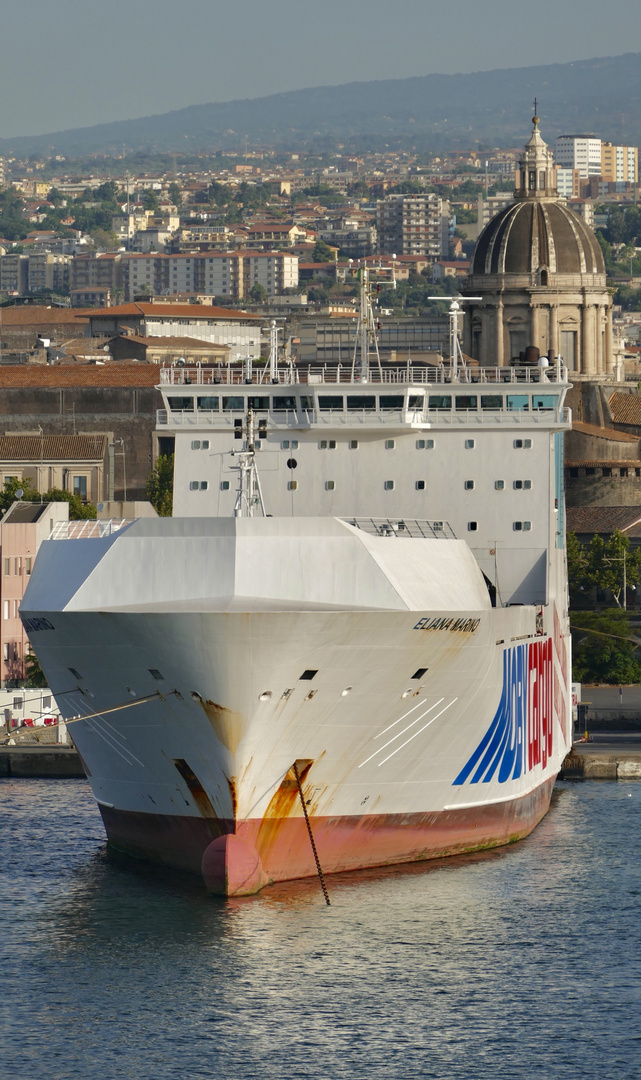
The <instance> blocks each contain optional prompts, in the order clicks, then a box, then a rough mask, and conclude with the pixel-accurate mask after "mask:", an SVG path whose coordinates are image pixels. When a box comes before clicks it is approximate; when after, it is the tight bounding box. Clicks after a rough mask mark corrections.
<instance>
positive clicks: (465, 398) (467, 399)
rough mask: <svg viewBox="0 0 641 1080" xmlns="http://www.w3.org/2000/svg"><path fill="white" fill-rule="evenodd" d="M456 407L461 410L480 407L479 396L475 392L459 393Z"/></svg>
mask: <svg viewBox="0 0 641 1080" xmlns="http://www.w3.org/2000/svg"><path fill="white" fill-rule="evenodd" d="M456 408H457V410H458V411H459V412H461V411H462V410H465V409H478V398H477V397H476V395H475V394H457V395H456Z"/></svg>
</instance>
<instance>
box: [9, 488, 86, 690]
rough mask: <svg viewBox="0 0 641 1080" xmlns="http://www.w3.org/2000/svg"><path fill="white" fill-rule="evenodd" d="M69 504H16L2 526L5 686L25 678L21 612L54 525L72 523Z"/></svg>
mask: <svg viewBox="0 0 641 1080" xmlns="http://www.w3.org/2000/svg"><path fill="white" fill-rule="evenodd" d="M68 519H69V503H66V502H54V503H28V502H15V503H14V504H13V506H11V507H10V508H9V509H8V510H7V512H6V514H5V516H4V517H3V518H2V523H1V524H0V559H1V564H0V565H1V568H2V575H1V578H0V583H1V584H0V614H1V616H2V617H1V618H0V657H1V660H0V663H1V664H2V667H1V671H2V675H1V679H2V685H3V686H6V685H7V684H10V685H13V684H14V683H15V682H16V681H18V680H20V679H23V678H24V661H25V657H27V656H28V655H29V641H28V638H27V635H26V634H25V632H24V629H23V627H22V623H21V621H20V616H19V614H18V609H19V607H20V601H21V600H22V597H23V596H24V592H25V589H26V588H27V583H28V581H29V577H30V575H31V571H32V569H33V564H34V562H35V559H36V555H37V553H38V548H39V547H40V544H41V543H42V541H43V540H46V539H47V537H48V536H49V534H50V533H51V531H52V529H53V527H54V525H55V524H56V523H57V522H59V521H68Z"/></svg>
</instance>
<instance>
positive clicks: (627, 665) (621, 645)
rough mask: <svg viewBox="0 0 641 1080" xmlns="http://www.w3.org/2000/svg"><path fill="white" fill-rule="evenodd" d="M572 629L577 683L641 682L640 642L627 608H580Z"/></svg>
mask: <svg viewBox="0 0 641 1080" xmlns="http://www.w3.org/2000/svg"><path fill="white" fill-rule="evenodd" d="M570 629H571V631H572V677H573V678H574V679H575V680H576V681H577V682H595V683H614V684H615V685H621V684H622V683H638V682H641V661H640V658H639V644H640V643H639V642H638V640H636V639H635V638H633V636H632V634H631V632H630V619H629V616H628V613H627V611H622V610H621V609H620V608H608V609H607V610H605V611H599V612H595V611H577V612H575V613H574V615H573V616H572V622H571V624H570Z"/></svg>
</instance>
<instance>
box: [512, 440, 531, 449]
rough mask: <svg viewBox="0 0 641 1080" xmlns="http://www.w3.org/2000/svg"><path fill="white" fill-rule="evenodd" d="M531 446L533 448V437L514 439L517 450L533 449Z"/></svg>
mask: <svg viewBox="0 0 641 1080" xmlns="http://www.w3.org/2000/svg"><path fill="white" fill-rule="evenodd" d="M531 448H532V440H531V439H515V440H514V449H515V450H531Z"/></svg>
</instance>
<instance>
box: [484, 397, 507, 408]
mask: <svg viewBox="0 0 641 1080" xmlns="http://www.w3.org/2000/svg"><path fill="white" fill-rule="evenodd" d="M481 408H482V409H492V410H495V409H502V408H503V394H482V395H481Z"/></svg>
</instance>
